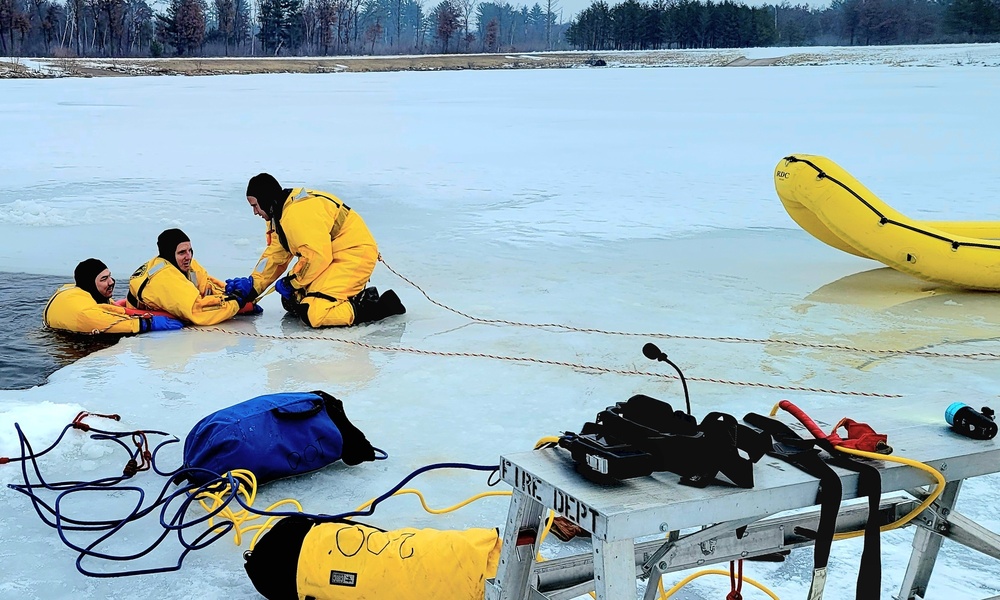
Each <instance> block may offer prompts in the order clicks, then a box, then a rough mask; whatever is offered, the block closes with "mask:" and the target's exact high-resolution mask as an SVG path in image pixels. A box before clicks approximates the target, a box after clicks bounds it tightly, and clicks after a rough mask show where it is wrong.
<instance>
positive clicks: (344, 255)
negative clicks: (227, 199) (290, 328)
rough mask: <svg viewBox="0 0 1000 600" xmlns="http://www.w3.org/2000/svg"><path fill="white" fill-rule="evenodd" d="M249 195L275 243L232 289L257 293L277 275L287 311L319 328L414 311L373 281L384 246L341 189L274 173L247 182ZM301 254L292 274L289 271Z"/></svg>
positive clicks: (250, 294) (242, 294) (251, 296)
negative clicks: (294, 183) (289, 180)
mask: <svg viewBox="0 0 1000 600" xmlns="http://www.w3.org/2000/svg"><path fill="white" fill-rule="evenodd" d="M247 202H248V203H249V204H250V207H251V208H252V209H253V212H254V214H255V215H257V216H259V217H261V218H262V219H264V220H265V221H266V222H267V223H268V225H267V248H266V249H265V250H264V253H263V255H261V257H260V260H259V261H258V262H257V266H256V268H254V271H253V273H252V274H251V275H250V277H241V278H237V279H229V280H227V281H226V291H227V292H228V293H232V294H235V295H237V296H239V297H241V298H245V299H254V298H256V297H257V296H258V295H259V294H261V293H263V291H264V290H265V289H267V287H268V286H269V285H271V283H272V282H274V281H277V284H276V285H275V286H274V289H275V291H277V292H278V293H279V294H281V304H282V306H284V307H285V310H287V311H288V312H290V313H292V314H295V315H296V316H298V317H299V318H300V319H302V321H304V322H305V323H306V324H307V325H309V326H311V327H333V326H344V325H356V324H358V323H366V322H369V321H378V320H380V319H384V318H386V317H388V316H391V315H399V314H403V313H405V312H406V308H405V307H404V306H403V303H402V302H400V300H399V297H398V296H397V295H396V293H395V292H393V291H392V290H387V291H386V292H385V293H384V294H382V295H381V296H379V293H378V291H377V290H376V289H375V288H374V287H369V288H366V287H365V286H366V285H368V281H369V280H370V279H371V276H372V271H374V270H375V263H376V262H377V261H378V246H377V245H376V244H375V238H373V237H372V234H371V232H370V231H369V230H368V226H367V225H365V222H364V220H362V219H361V215H359V214H358V213H357V212H356V211H354V210H351V208H350V207H349V206H347V205H346V204H344V203H343V202H342V201H341V200H340V199H339V198H337V197H336V196H334V195H333V194H329V193H326V192H321V191H317V190H310V189H305V188H291V189H284V188H282V187H281V184H279V183H278V180H277V179H275V178H274V177H273V176H271V175H269V174H268V173H260V174H259V175H255V176H254V177H252V178H251V179H250V182H249V183H248V184H247ZM293 257H298V260H297V261H296V262H295V265H294V266H293V267H292V268H291V271H290V272H289V274H288V275H285V276H284V277H282V278H281V279H278V278H279V277H281V275H282V274H283V273H284V272H285V270H286V269H287V268H288V266H289V263H290V262H291V261H292V258H293Z"/></svg>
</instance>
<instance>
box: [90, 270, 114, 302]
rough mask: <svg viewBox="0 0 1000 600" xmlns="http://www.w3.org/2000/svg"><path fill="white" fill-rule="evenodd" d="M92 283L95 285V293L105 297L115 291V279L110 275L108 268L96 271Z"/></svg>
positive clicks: (108, 296)
mask: <svg viewBox="0 0 1000 600" xmlns="http://www.w3.org/2000/svg"><path fill="white" fill-rule="evenodd" d="M94 283H95V284H96V286H97V293H98V294H100V295H102V296H104V297H105V298H110V297H111V294H113V293H114V291H115V280H114V278H113V277H111V270H110V269H104V270H103V271H101V272H100V273H98V274H97V278H96V279H94Z"/></svg>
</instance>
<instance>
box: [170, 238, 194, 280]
mask: <svg viewBox="0 0 1000 600" xmlns="http://www.w3.org/2000/svg"><path fill="white" fill-rule="evenodd" d="M192 258H194V249H193V248H191V242H181V243H180V244H177V250H175V251H174V260H175V261H176V262H177V268H178V269H180V270H181V271H183V272H184V273H187V272H188V271H189V270H190V269H191V259H192Z"/></svg>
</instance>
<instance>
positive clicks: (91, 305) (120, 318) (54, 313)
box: [42, 258, 184, 334]
mask: <svg viewBox="0 0 1000 600" xmlns="http://www.w3.org/2000/svg"><path fill="white" fill-rule="evenodd" d="M73 279H74V280H75V282H76V284H75V285H74V284H72V283H67V284H66V285H64V286H62V287H60V288H59V289H58V290H57V291H56V293H55V294H53V295H52V298H50V299H49V302H48V304H46V305H45V312H44V313H42V323H44V324H45V326H46V327H51V328H53V329H62V330H64V331H71V332H74V333H89V334H99V333H119V334H121V333H126V334H127V333H146V332H147V331H166V330H169V329H180V328H181V327H183V326H184V324H183V323H181V322H180V321H178V320H177V319H172V318H170V317H164V316H149V315H130V314H128V313H127V312H126V310H125V308H124V307H122V306H118V305H117V304H114V303H113V302H112V301H111V296H112V294H114V291H115V280H114V278H113V277H112V276H111V270H110V269H108V266H107V265H105V264H104V263H103V262H101V261H99V260H97V259H96V258H88V259H87V260H85V261H83V262H81V263H80V264H78V265H77V266H76V269H75V270H74V271H73Z"/></svg>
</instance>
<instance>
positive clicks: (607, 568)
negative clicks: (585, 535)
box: [594, 537, 636, 600]
mask: <svg viewBox="0 0 1000 600" xmlns="http://www.w3.org/2000/svg"><path fill="white" fill-rule="evenodd" d="M594 585H595V587H596V589H597V600H625V599H626V598H633V599H634V598H636V572H635V543H634V542H633V541H632V540H630V539H628V540H619V541H617V542H605V541H602V540H600V539H597V538H596V537H595V538H594Z"/></svg>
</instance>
